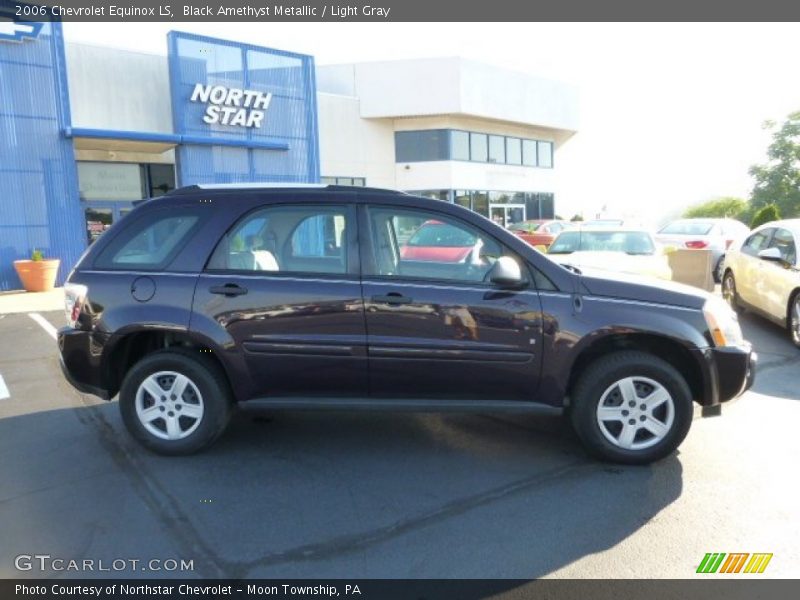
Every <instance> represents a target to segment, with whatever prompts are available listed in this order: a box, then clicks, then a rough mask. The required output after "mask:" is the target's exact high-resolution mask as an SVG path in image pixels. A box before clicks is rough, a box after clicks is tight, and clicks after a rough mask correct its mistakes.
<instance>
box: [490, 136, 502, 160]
mask: <svg viewBox="0 0 800 600" xmlns="http://www.w3.org/2000/svg"><path fill="white" fill-rule="evenodd" d="M489 162H493V163H500V164H505V162H506V138H504V137H503V136H502V135H490V136H489Z"/></svg>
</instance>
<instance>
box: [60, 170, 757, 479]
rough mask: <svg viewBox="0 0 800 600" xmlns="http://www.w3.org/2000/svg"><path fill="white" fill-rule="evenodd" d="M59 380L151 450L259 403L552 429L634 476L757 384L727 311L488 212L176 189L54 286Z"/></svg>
mask: <svg viewBox="0 0 800 600" xmlns="http://www.w3.org/2000/svg"><path fill="white" fill-rule="evenodd" d="M64 289H65V296H66V312H67V320H68V326H66V327H64V328H63V329H61V330H60V331H59V333H58V345H59V349H60V353H61V365H62V369H63V371H64V374H65V376H66V378H67V379H68V380H69V381H70V383H71V384H72V385H73V386H74V387H76V388H77V389H78V390H79V391H81V392H86V393H91V394H95V395H97V396H100V397H101V398H105V399H110V398H113V397H114V396H116V395H117V394H119V406H120V410H121V413H122V419H123V421H124V423H125V426H126V428H127V429H128V430H129V432H130V433H131V435H132V436H133V437H134V438H136V439H137V440H138V441H139V442H141V443H142V444H143V445H144V446H146V447H147V448H150V449H151V450H153V451H155V452H159V453H162V454H187V453H191V452H195V451H198V450H200V449H202V448H205V447H207V446H208V445H209V444H211V443H212V442H213V441H214V440H215V439H216V438H217V437H218V436H219V435H220V434H221V433H222V432H223V430H224V429H225V426H226V425H227V423H228V420H229V417H230V415H231V413H232V410H233V409H234V407H235V406H236V405H237V404H238V403H244V402H252V403H259V404H261V405H264V406H265V407H269V408H272V409H291V410H300V409H345V410H354V409H369V410H376V409H383V410H419V411H474V412H501V411H507V412H518V413H524V412H529V413H537V412H538V413H554V414H560V413H564V414H565V415H567V416H568V417H569V419H570V420H571V422H572V425H573V426H574V429H575V431H576V432H577V435H578V437H579V438H580V440H581V441H582V443H583V444H584V446H585V447H586V449H587V450H588V451H589V452H590V453H591V454H593V455H595V456H596V457H599V458H601V459H604V460H610V461H615V462H620V463H629V464H644V463H649V462H652V461H654V460H657V459H659V458H662V457H664V456H666V455H668V454H670V453H671V452H673V451H674V450H675V449H676V448H677V447H678V445H679V444H680V443H681V442H682V441H683V439H684V437H685V436H686V434H687V433H688V431H689V427H690V425H691V423H692V418H693V413H694V403H696V404H698V405H700V406H701V407H702V410H701V412H702V413H703V414H704V415H707V414H718V413H719V412H720V405H721V404H722V403H724V402H727V401H729V400H731V399H733V398H735V397H736V396H739V395H740V394H742V393H743V392H744V391H745V390H746V389H748V388H749V387H750V385H751V384H752V382H753V376H754V370H755V361H756V356H755V353H754V352H752V351H751V349H750V346H749V344H748V343H747V342H745V341H744V340H743V338H742V333H741V329H740V328H739V324H738V322H737V320H736V315H735V313H734V312H733V311H732V310H731V309H730V307H728V306H727V305H726V304H725V303H724V302H723V301H722V299H721V298H716V297H713V296H711V295H709V294H707V293H705V292H702V291H700V290H697V289H693V288H689V287H686V286H680V285H677V284H673V283H671V282H667V281H655V280H652V281H648V280H645V279H638V278H634V277H632V276H629V277H623V276H620V275H616V276H615V275H612V274H611V273H605V274H602V273H601V272H600V271H597V272H589V271H585V272H582V271H580V270H579V269H577V268H575V267H571V266H570V265H568V264H567V265H566V266H561V265H558V264H555V263H554V262H551V261H550V260H549V259H548V258H546V257H545V256H544V255H542V254H541V253H539V252H538V251H537V250H535V249H534V248H532V247H531V246H529V245H528V244H526V243H525V242H524V241H523V240H521V239H520V238H518V237H517V236H515V235H514V234H513V233H510V232H508V231H506V230H504V229H503V228H502V227H500V226H498V225H496V224H495V223H493V222H491V221H490V220H488V219H486V218H484V217H482V216H481V215H479V214H477V213H474V212H471V211H469V210H467V209H465V208H462V207H460V206H457V205H454V204H449V203H446V202H442V201H438V200H429V199H426V198H420V197H416V196H412V195H408V194H405V193H400V192H394V191H387V190H379V189H369V188H348V187H338V186H322V185H307V186H287V185H283V186H270V185H269V184H259V185H214V186H202V185H196V186H189V187H185V188H181V189H178V190H175V191H173V192H171V193H169V194H167V195H166V196H163V197H161V198H157V199H152V200H148V201H145V202H142V203H141V204H140V205H139V206H138V207H137V208H136V209H134V210H133V211H132V212H131V213H130V215H128V216H126V217H125V218H124V219H123V220H121V221H120V222H118V223H117V224H115V225H114V226H113V227H111V228H110V229H109V230H108V231H107V232H106V233H104V234H103V236H101V237H100V238H99V239H98V240H97V241H96V242H95V243H94V244H93V245H92V246H91V247H90V248H89V249H88V250H87V252H86V253H85V255H84V256H83V257H82V258H81V259H80V261H79V262H78V264H77V266H76V267H75V269H74V270H73V271H72V272H71V273H70V275H69V277H68V280H67V282H66V284H65V286H64Z"/></svg>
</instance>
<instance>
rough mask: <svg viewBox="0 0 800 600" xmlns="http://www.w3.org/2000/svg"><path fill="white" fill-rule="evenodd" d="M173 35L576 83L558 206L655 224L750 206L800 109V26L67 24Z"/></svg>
mask: <svg viewBox="0 0 800 600" xmlns="http://www.w3.org/2000/svg"><path fill="white" fill-rule="evenodd" d="M171 29H177V30H180V31H188V32H193V33H198V34H203V35H210V36H215V37H221V38H227V39H233V40H237V41H242V42H249V43H252V44H258V45H262V46H268V47H272V48H279V49H284V50H291V51H295V52H301V53H305V54H311V55H313V56H314V57H315V59H316V61H317V63H318V64H334V63H343V62H359V61H367V60H391V59H403V58H420V57H438V56H461V57H464V58H469V59H474V60H479V61H482V62H485V63H489V64H494V65H498V66H501V67H506V68H511V69H515V70H518V71H522V72H525V73H531V74H534V75H538V76H543V77H549V78H553V79H558V80H561V81H564V82H567V83H570V84H573V85H575V86H577V88H578V90H579V94H580V117H579V123H580V125H579V131H578V133H577V134H576V135H575V136H573V137H572V138H571V139H570V140H569V141H568V142H566V143H565V144H564V145H563V146H562V147H561V148H559V149H558V151H557V152H556V161H557V168H556V174H557V190H556V209H557V212H558V213H559V214H561V215H563V216H564V217H566V218H569V217H571V216H572V215H573V214H575V213H582V214H583V215H584V216H585V217H587V218H590V217H594V216H596V214H597V212H598V211H600V210H602V209H603V208H605V211H606V214H607V215H614V216H617V215H618V216H637V217H639V218H642V219H645V220H648V221H652V222H654V223H658V222H663V221H664V220H665V219H667V218H670V217H673V216H676V215H678V214H679V213H680V212H681V211H682V210H683V209H684V208H685V207H687V206H689V205H692V204H696V203H698V202H702V201H705V200H709V199H711V198H715V197H719V196H730V195H732V196H740V197H744V198H746V197H747V196H748V195H749V192H750V190H751V188H752V180H751V178H750V176H749V175H748V173H747V170H748V168H749V167H750V165H752V164H754V163H758V162H763V161H764V160H765V158H766V148H767V145H768V144H769V141H770V136H769V133H768V132H767V131H765V130H764V129H763V127H762V123H763V122H764V121H765V120H767V119H771V120H775V121H781V120H782V119H783V118H784V117H785V116H786V115H787V114H788V113H790V112H793V111H796V110H800V76H799V75H798V71H797V56H798V54H797V40H798V39H800V24H795V23H777V24H769V23H767V24H716V23H703V24H700V23H698V24H673V23H654V24H646V23H623V24H614V23H590V24H587V23H346V22H342V23H147V24H145V23H124V24H123V23H66V24H65V25H64V32H65V37H66V39H67V40H68V41H75V42H82V43H90V44H97V45H102V46H113V47H119V48H128V49H135V50H140V51H147V52H154V53H160V54H166V34H167V32H168V31H169V30H171Z"/></svg>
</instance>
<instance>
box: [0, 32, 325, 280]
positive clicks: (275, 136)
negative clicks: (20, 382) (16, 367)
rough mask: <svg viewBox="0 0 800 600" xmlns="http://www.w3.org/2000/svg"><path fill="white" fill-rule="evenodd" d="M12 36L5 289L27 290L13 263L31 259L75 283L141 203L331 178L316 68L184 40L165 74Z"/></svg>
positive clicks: (0, 147) (268, 53)
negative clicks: (72, 274)
mask: <svg viewBox="0 0 800 600" xmlns="http://www.w3.org/2000/svg"><path fill="white" fill-rule="evenodd" d="M9 25H10V27H6V28H4V29H3V30H0V290H8V289H15V288H18V287H20V284H19V280H18V279H17V276H16V273H15V272H14V269H13V261H14V260H17V259H21V258H29V257H30V254H31V252H32V251H33V249H39V250H41V251H42V252H43V253H44V254H45V256H47V257H53V258H60V259H61V269H60V272H59V278H58V279H59V282H60V281H63V279H64V278H65V277H66V275H67V274H68V272H69V269H70V268H71V266H72V265H74V264H75V262H76V261H77V259H78V258H79V256H80V254H81V253H82V252H83V250H84V249H85V248H86V245H87V244H88V243H91V241H93V239H95V238H96V237H97V236H98V235H100V234H101V233H102V232H103V231H104V230H105V229H106V228H108V227H109V226H110V225H111V223H113V222H114V221H115V220H117V219H120V218H121V217H122V216H124V214H125V213H126V212H127V211H129V210H131V208H132V207H133V201H135V200H137V199H140V198H143V197H148V196H158V195H161V194H164V193H166V192H167V191H169V190H171V189H173V188H175V187H176V186H180V185H187V184H191V183H210V182H220V183H227V182H240V181H281V182H296V183H300V182H317V181H319V178H320V166H319V164H320V163H319V139H318V137H319V136H318V131H317V107H316V86H315V79H314V75H315V71H314V61H313V58H312V57H310V56H304V55H300V54H294V53H290V52H283V51H278V50H272V49H269V48H261V47H256V46H252V45H247V44H238V43H234V42H230V41H225V40H218V39H212V38H206V37H199V36H196V35H190V34H183V33H176V32H172V33H170V34H169V36H168V49H169V50H168V56H167V62H166V65H163V64H162V63H163V57H158V56H151V55H137V54H135V53H125V52H121V51H115V50H112V49H107V48H103V49H98V48H94V47H91V46H77V47H75V48H74V49H72V50H71V55H70V56H69V58H68V57H67V54H68V53H67V52H65V45H64V41H63V38H62V30H61V25H60V24H59V23H24V22H19V23H9ZM117 59H120V60H117ZM68 61H69V62H68ZM164 66H166V67H167V68H163V67H164ZM164 76H166V77H168V81H167V82H165V81H161V79H163V78H164ZM164 90H169V97H168V98H164V97H162V96H163V95H164Z"/></svg>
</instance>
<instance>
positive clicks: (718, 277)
mask: <svg viewBox="0 0 800 600" xmlns="http://www.w3.org/2000/svg"><path fill="white" fill-rule="evenodd" d="M724 263H725V255H724V254H723V255H722V256H720V257H719V259H718V260H717V264H716V265H714V274H713V277H714V283H722V277H723V273H722V268H723V267H724V266H725V264H724Z"/></svg>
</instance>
